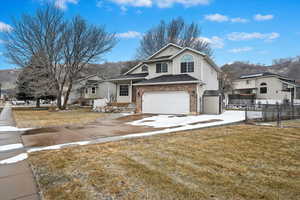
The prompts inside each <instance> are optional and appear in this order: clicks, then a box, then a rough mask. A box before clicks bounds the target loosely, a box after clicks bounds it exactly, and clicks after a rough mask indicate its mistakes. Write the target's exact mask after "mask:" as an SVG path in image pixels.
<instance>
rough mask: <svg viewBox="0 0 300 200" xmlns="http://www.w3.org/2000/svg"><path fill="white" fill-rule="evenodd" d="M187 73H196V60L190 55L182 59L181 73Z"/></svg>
mask: <svg viewBox="0 0 300 200" xmlns="http://www.w3.org/2000/svg"><path fill="white" fill-rule="evenodd" d="M187 72H194V58H193V56H192V55H189V54H187V55H184V56H182V58H181V73H187Z"/></svg>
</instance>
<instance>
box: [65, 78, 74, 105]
mask: <svg viewBox="0 0 300 200" xmlns="http://www.w3.org/2000/svg"><path fill="white" fill-rule="evenodd" d="M72 86H73V84H72V81H71V82H70V84H69V87H68V90H67V92H66V95H65V97H64V102H63V103H64V104H63V109H66V108H67V104H68V100H69V96H70V93H71V90H72Z"/></svg>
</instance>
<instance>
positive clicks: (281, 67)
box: [221, 57, 300, 80]
mask: <svg viewBox="0 0 300 200" xmlns="http://www.w3.org/2000/svg"><path fill="white" fill-rule="evenodd" d="M221 69H222V70H223V71H224V72H229V73H230V74H231V75H232V77H233V78H234V79H236V78H239V77H240V76H241V75H244V74H253V73H261V72H271V73H275V74H280V75H283V76H287V77H289V78H291V79H296V80H300V57H296V58H287V59H278V60H274V64H273V65H270V66H265V65H260V64H251V63H248V62H234V63H232V64H226V65H224V66H222V68H221Z"/></svg>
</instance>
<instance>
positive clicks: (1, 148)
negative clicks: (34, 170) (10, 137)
mask: <svg viewBox="0 0 300 200" xmlns="http://www.w3.org/2000/svg"><path fill="white" fill-rule="evenodd" d="M20 148H23V144H21V143H17V144H8V145H2V146H0V152H1V151H8V150H13V149H20Z"/></svg>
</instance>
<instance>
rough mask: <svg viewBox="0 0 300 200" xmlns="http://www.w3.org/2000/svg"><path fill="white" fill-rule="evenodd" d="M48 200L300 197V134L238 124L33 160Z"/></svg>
mask: <svg viewBox="0 0 300 200" xmlns="http://www.w3.org/2000/svg"><path fill="white" fill-rule="evenodd" d="M29 161H30V163H31V166H32V168H33V171H34V174H35V177H36V180H37V182H38V185H39V187H40V190H41V192H42V194H43V197H44V199H49V200H50V199H51V200H52V199H72V200H73V199H164V200H168V199H170V200H171V199H197V200H198V199H212V200H217V199H218V200H219V199H220V200H223V199H234V200H235V199H249V200H250V199H251V200H252V199H270V200H271V199H285V200H286V199H295V200H296V199H300V178H299V177H300V129H296V128H289V129H288V128H285V129H279V128H275V127H262V126H247V125H235V126H226V127H217V128H209V129H202V130H194V131H186V132H179V133H171V134H166V135H160V136H152V137H147V138H141V139H131V140H125V141H120V142H111V143H106V144H96V145H88V146H81V147H73V148H66V149H62V150H54V151H44V152H36V153H32V154H30V157H29Z"/></svg>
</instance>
